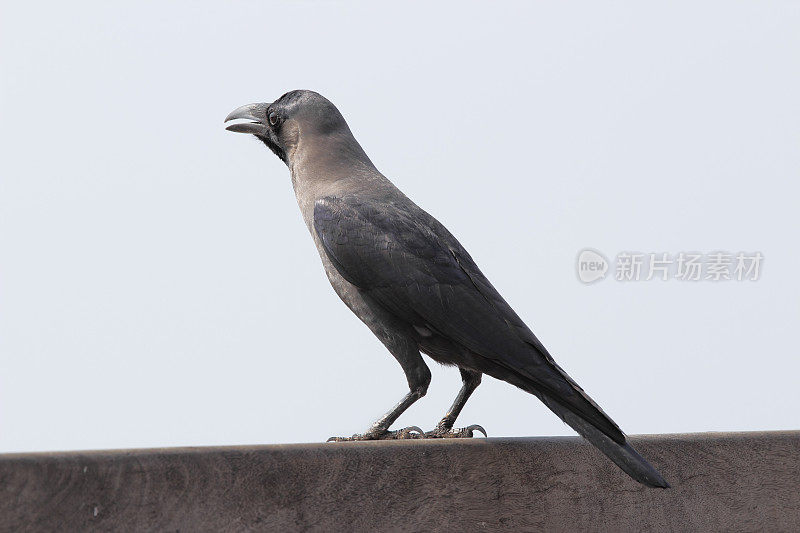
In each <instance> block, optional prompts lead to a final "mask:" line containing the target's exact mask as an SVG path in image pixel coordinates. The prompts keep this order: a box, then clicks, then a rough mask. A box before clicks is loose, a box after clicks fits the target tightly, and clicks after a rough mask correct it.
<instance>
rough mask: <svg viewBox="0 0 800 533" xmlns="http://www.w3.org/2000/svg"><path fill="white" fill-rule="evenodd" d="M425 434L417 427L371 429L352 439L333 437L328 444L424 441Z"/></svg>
mask: <svg viewBox="0 0 800 533" xmlns="http://www.w3.org/2000/svg"><path fill="white" fill-rule="evenodd" d="M423 438H425V432H424V431H422V429H421V428H419V427H417V426H409V427H407V428H403V429H398V430H396V431H389V430H388V429H377V430H374V429H371V430H369V431H367V432H366V433H362V434H356V435H353V436H352V437H331V438H329V439H328V440H327V442H353V441H359V440H401V439H423Z"/></svg>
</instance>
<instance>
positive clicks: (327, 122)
mask: <svg viewBox="0 0 800 533" xmlns="http://www.w3.org/2000/svg"><path fill="white" fill-rule="evenodd" d="M232 120H239V121H241V122H235V123H233V124H231V125H229V126H228V127H227V128H225V129H227V130H229V131H234V132H238V133H250V134H252V135H255V136H256V137H257V138H258V139H260V140H261V141H262V142H263V143H264V144H266V145H267V146H268V147H269V149H270V150H272V151H273V152H274V153H275V155H277V156H278V157H279V158H281V160H282V161H283V162H284V163H286V164H287V165H289V164H290V162H291V160H292V159H293V156H294V154H295V153H296V152H297V150H298V148H299V147H300V146H301V145H302V144H306V145H309V146H318V145H327V144H328V143H329V142H330V141H346V142H349V140H352V142H353V143H355V139H353V137H352V134H351V133H350V128H348V126H347V123H346V122H345V120H344V117H342V114H341V113H340V112H339V110H338V109H336V106H334V105H333V104H332V103H331V102H330V101H329V100H328V99H327V98H325V97H324V96H322V95H321V94H318V93H315V92H314V91H303V90H298V91H290V92H288V93H286V94H284V95H283V96H281V97H280V98H278V99H277V100H275V101H274V102H272V103H271V104H269V103H260V104H248V105H243V106H242V107H239V108H237V109H235V110H234V111H233V112H231V114H229V115H228V116H227V117H226V118H225V122H230V121H232ZM355 144H356V145H358V143H355ZM359 150H360V147H359Z"/></svg>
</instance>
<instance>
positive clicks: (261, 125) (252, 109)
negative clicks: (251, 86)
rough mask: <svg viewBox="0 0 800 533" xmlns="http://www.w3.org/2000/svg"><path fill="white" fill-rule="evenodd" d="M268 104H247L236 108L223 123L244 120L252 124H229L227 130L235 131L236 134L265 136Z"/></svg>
mask: <svg viewBox="0 0 800 533" xmlns="http://www.w3.org/2000/svg"><path fill="white" fill-rule="evenodd" d="M268 107H269V104H266V103H262V104H247V105H243V106H242V107H239V108H236V109H234V110H233V111H231V114H230V115H228V116H227V117H225V122H230V121H231V120H237V119H244V120H250V121H252V122H237V123H236V124H231V125H230V126H228V127H227V128H225V129H226V130H228V131H235V132H237V133H252V134H253V135H261V136H265V135H266V134H267V108H268Z"/></svg>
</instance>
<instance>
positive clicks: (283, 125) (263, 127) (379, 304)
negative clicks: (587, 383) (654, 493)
mask: <svg viewBox="0 0 800 533" xmlns="http://www.w3.org/2000/svg"><path fill="white" fill-rule="evenodd" d="M232 120H239V121H237V122H235V123H233V124H231V125H229V126H228V127H227V128H226V129H228V130H230V131H233V132H240V133H249V134H252V135H254V136H255V137H256V138H258V139H259V140H260V141H262V142H263V143H264V144H266V145H267V147H268V148H269V149H270V150H272V152H273V153H274V154H275V155H277V156H278V157H279V158H280V159H281V160H282V161H283V162H284V163H285V164H286V165H287V166H288V167H289V171H290V174H291V179H292V186H293V187H294V192H295V195H296V197H297V203H298V205H299V207H300V211H301V213H302V216H303V220H304V221H305V223H306V226H307V227H308V230H309V232H310V233H311V236H312V238H313V240H314V244H315V245H316V247H317V250H318V251H319V255H320V258H321V259H322V264H323V266H324V267H325V273H326V274H327V276H328V280H329V281H330V283H331V285H332V286H333V289H334V290H335V291H336V294H337V295H338V296H339V298H341V300H342V301H343V302H344V303H345V305H347V307H349V308H350V310H351V311H352V312H353V313H355V315H356V316H357V317H358V318H359V319H361V321H362V322H364V324H366V326H367V327H368V328H369V329H370V330H371V331H372V332H373V333H374V334H375V336H376V337H378V339H379V340H380V341H381V342H382V343H383V345H384V346H386V348H387V349H388V350H389V352H390V353H391V354H392V355H393V356H394V357H395V359H397V361H398V363H400V366H401V367H402V368H403V372H405V376H406V379H407V380H408V386H409V392H408V394H406V395H405V396H404V397H403V398H402V399H401V400H400V402H399V403H398V404H397V405H396V406H394V407H393V408H392V409H391V410H390V411H389V412H387V413H386V414H385V415H383V416H382V417H381V418H380V419H378V420H377V421H376V422H375V423H374V424H373V425H372V426H370V427H369V429H368V430H367V431H366V432H364V433H363V434H359V435H353V436H352V437H332V438H331V439H332V440H336V441H342V440H376V439H398V438H445V437H447V438H452V437H472V435H473V432H474V431H481V432H482V433H484V435H485V434H486V432H485V431H484V430H483V428H482V427H480V426H478V425H472V426H468V427H465V428H460V429H456V428H454V424H455V421H456V418H457V417H458V415H459V413H460V412H461V410H462V408H463V407H464V404H465V403H466V402H467V400H468V399H469V397H470V395H471V394H472V393H473V392H474V391H475V389H476V388H477V387H478V385H479V384H480V382H481V376H482V375H483V374H487V375H489V376H492V377H493V378H496V379H500V380H503V381H505V382H507V383H510V384H512V385H515V386H517V387H519V388H520V389H522V390H524V391H526V392H529V393H530V394H533V395H534V396H536V397H537V398H539V399H540V400H541V401H542V402H544V404H545V405H546V406H547V407H548V408H550V409H551V410H552V411H553V412H554V413H555V414H556V415H558V416H559V417H560V418H561V419H562V420H563V421H564V422H565V423H567V424H568V425H569V426H571V427H572V428H573V429H574V430H575V431H577V432H578V433H579V434H580V435H582V436H583V437H584V438H586V439H587V440H588V441H589V442H590V443H592V444H593V445H594V446H596V447H597V448H598V449H599V450H600V451H602V452H603V453H604V454H605V455H607V456H608V457H609V458H610V459H611V460H612V461H613V462H614V463H616V464H617V465H618V466H619V467H620V468H621V469H622V470H624V471H625V472H626V473H627V474H628V475H630V476H631V477H632V478H633V479H635V480H636V481H638V482H640V483H642V484H644V485H647V486H650V487H662V488H666V487H669V484H668V483H667V482H666V480H665V479H664V478H663V477H662V476H661V475H660V474H659V473H658V472H657V471H656V470H655V469H654V468H653V467H652V466H651V465H650V464H649V463H648V462H647V461H646V460H645V459H644V458H642V456H641V455H639V454H638V453H637V452H636V450H634V449H633V447H632V446H631V445H630V443H629V442H628V441H627V439H626V437H625V434H624V433H623V432H622V430H620V428H619V426H617V424H616V423H615V422H614V421H613V420H611V418H610V417H609V416H608V415H607V414H605V413H604V412H603V410H602V409H600V407H599V406H598V405H597V404H596V403H595V402H594V401H593V400H592V399H591V398H590V397H589V395H587V394H586V393H585V392H584V391H583V389H582V388H581V387H580V386H579V385H578V384H577V383H575V381H573V380H572V378H570V377H569V375H567V373H566V372H565V371H564V370H563V369H562V368H561V367H560V366H559V365H558V364H557V363H556V362H555V361H554V360H553V357H552V356H551V355H550V353H549V352H548V351H547V349H546V348H545V347H544V346H543V345H542V343H541V342H539V339H537V338H536V336H534V334H533V332H531V330H530V329H529V328H528V326H526V325H525V323H524V322H523V321H522V319H521V318H520V317H519V316H518V315H517V313H515V312H514V310H513V309H512V308H511V306H509V305H508V303H506V301H505V300H504V299H503V297H502V296H500V294H499V293H498V292H497V290H496V289H495V288H494V287H493V286H492V284H491V283H490V282H489V280H488V279H487V278H486V276H484V275H483V273H482V272H481V271H480V269H479V268H478V266H477V265H476V264H475V261H473V259H472V257H471V256H470V255H469V253H467V251H466V250H465V249H464V247H463V246H461V244H460V243H459V242H458V240H456V238H455V237H454V236H453V235H452V234H451V233H450V232H449V231H448V230H447V228H445V227H444V226H443V225H442V224H441V223H439V221H437V220H436V219H435V218H433V217H432V216H431V215H430V214H428V213H427V212H426V211H424V210H423V209H422V208H420V207H419V206H417V205H416V204H415V203H414V202H412V201H411V200H410V199H409V198H408V197H406V195H405V194H403V193H402V192H401V191H400V190H399V189H398V188H397V187H396V186H395V185H394V184H393V183H392V182H391V181H389V180H388V179H387V178H386V177H385V176H384V175H383V174H381V173H380V172H379V171H378V169H377V168H376V167H375V165H373V163H372V161H370V159H369V157H368V156H367V154H366V153H365V152H364V150H363V149H362V148H361V145H360V144H359V143H358V142H357V141H356V139H355V137H354V136H353V134H352V133H351V131H350V128H349V127H348V125H347V122H345V120H344V117H343V116H342V114H341V113H340V112H339V110H338V109H337V108H336V107H335V106H334V105H333V104H332V103H331V102H330V101H329V100H327V99H326V98H325V97H323V96H322V95H320V94H318V93H316V92H313V91H306V90H296V91H291V92H288V93H286V94H284V95H283V96H281V97H280V98H278V99H277V100H276V101H274V102H272V103H257V104H249V105H245V106H242V107H239V108H238V109H236V110H234V111H233V112H232V113H230V114H229V115H228V116H227V118H226V119H225V122H226V123H227V122H229V121H232ZM241 120H243V121H241ZM421 353H425V354H427V355H428V356H429V357H431V358H432V359H433V360H435V361H438V362H439V363H443V364H445V365H453V366H457V367H458V369H459V371H460V372H461V378H462V383H463V384H462V387H461V389H460V391H459V392H458V395H457V396H456V399H455V401H454V402H453V405H452V406H451V407H450V409H449V410H448V411H447V413H446V414H445V416H444V418H442V420H441V421H440V422H439V423H438V425H437V426H436V428H435V429H433V430H432V431H429V432H423V431H422V430H421V429H419V428H418V427H416V426H414V427H410V428H405V429H401V430H397V431H390V429H389V428H390V426H391V425H392V424H393V423H394V421H395V420H397V418H398V417H399V416H400V415H401V414H402V413H403V411H405V410H406V409H407V408H408V407H409V406H410V405H411V404H413V403H414V402H416V401H417V400H418V399H420V398H421V397H423V396H424V395H425V393H426V391H427V389H428V385H429V384H430V380H431V373H430V370H429V369H428V367H427V365H426V364H425V361H424V360H423V359H422V355H421Z"/></svg>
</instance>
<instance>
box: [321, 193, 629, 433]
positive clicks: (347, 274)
mask: <svg viewBox="0 0 800 533" xmlns="http://www.w3.org/2000/svg"><path fill="white" fill-rule="evenodd" d="M314 229H315V231H316V232H317V234H318V236H319V237H320V239H321V241H322V244H323V247H324V249H325V252H326V254H327V256H328V258H329V259H330V260H331V262H332V263H333V265H334V266H335V267H336V269H337V270H338V271H339V273H340V274H341V275H342V276H343V277H344V278H345V279H346V280H347V281H349V282H350V283H352V284H353V285H355V286H356V287H358V288H359V289H360V290H362V291H363V292H365V293H367V294H368V295H369V296H370V297H371V298H372V299H374V300H375V301H377V302H378V303H379V304H380V305H381V306H383V307H384V308H386V309H387V310H389V311H390V312H392V313H393V314H394V315H395V316H397V317H398V318H401V319H402V320H404V321H405V322H407V323H408V324H410V325H416V326H422V327H426V328H428V329H431V330H432V331H435V332H436V333H437V334H438V335H442V336H444V337H446V338H447V339H449V340H450V341H452V342H456V343H458V344H459V345H461V346H463V347H465V348H466V349H468V350H470V351H471V352H472V353H474V354H477V355H479V356H482V357H484V358H486V359H488V360H490V361H491V362H492V363H494V364H496V365H498V366H499V367H502V368H503V369H505V370H506V371H509V372H512V373H514V374H515V375H517V376H520V377H521V378H522V379H524V380H525V381H526V382H527V383H529V384H530V386H532V388H533V389H535V390H538V391H541V392H542V393H546V394H547V395H548V396H549V397H551V398H555V399H557V401H559V402H561V403H563V404H564V406H565V407H567V408H568V409H570V410H572V411H574V412H575V413H576V414H578V415H579V416H582V417H584V418H585V419H586V420H587V421H589V422H590V423H591V424H592V425H594V426H595V427H597V428H598V429H600V430H601V431H602V432H603V433H604V434H606V435H607V436H608V437H610V438H611V439H612V440H614V441H617V442H620V443H622V442H624V441H625V437H624V435H623V434H622V431H621V430H620V429H619V427H618V426H617V425H616V424H615V423H614V422H613V421H612V420H611V419H610V418H609V417H608V416H607V415H606V414H605V413H603V411H602V410H601V409H600V408H599V406H597V405H596V404H595V403H594V402H593V401H592V400H591V398H589V396H588V395H586V393H584V392H583V390H582V389H581V388H580V387H579V386H578V385H577V384H576V383H575V382H574V381H573V380H572V379H571V378H570V377H569V376H568V375H567V374H566V372H564V371H563V370H562V369H561V368H560V367H559V366H558V365H557V364H556V363H555V361H553V358H552V357H551V356H550V354H549V353H548V352H547V350H545V348H544V346H542V344H541V343H540V342H539V340H538V339H537V338H536V337H535V336H534V335H533V333H532V332H531V331H530V329H529V328H528V327H527V326H526V325H525V324H524V322H522V320H521V319H520V318H519V316H518V315H517V314H516V313H515V312H514V311H513V310H512V309H511V307H510V306H509V305H508V303H506V301H505V300H504V299H503V298H502V296H500V294H499V293H498V292H497V290H496V289H495V288H494V287H493V286H492V284H491V283H490V282H489V280H488V279H486V277H485V276H484V275H483V274H482V273H481V271H480V270H479V269H478V267H477V265H476V264H475V262H474V261H473V260H472V258H471V257H470V256H469V254H468V253H467V252H466V250H464V248H463V247H462V246H461V244H460V243H459V242H458V241H457V240H456V239H455V237H453V236H452V235H451V234H450V233H449V232H448V231H447V230H446V229H445V228H444V226H442V225H441V224H440V223H439V222H438V221H436V220H435V219H434V218H433V217H431V216H430V215H428V214H427V213H426V212H425V211H423V210H421V209H419V208H418V207H416V206H414V205H413V204H412V205H411V206H409V205H408V204H405V203H403V204H398V203H392V202H378V201H371V200H362V199H359V198H356V197H353V196H344V197H327V198H322V199H320V200H318V201H317V202H316V204H315V206H314Z"/></svg>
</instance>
